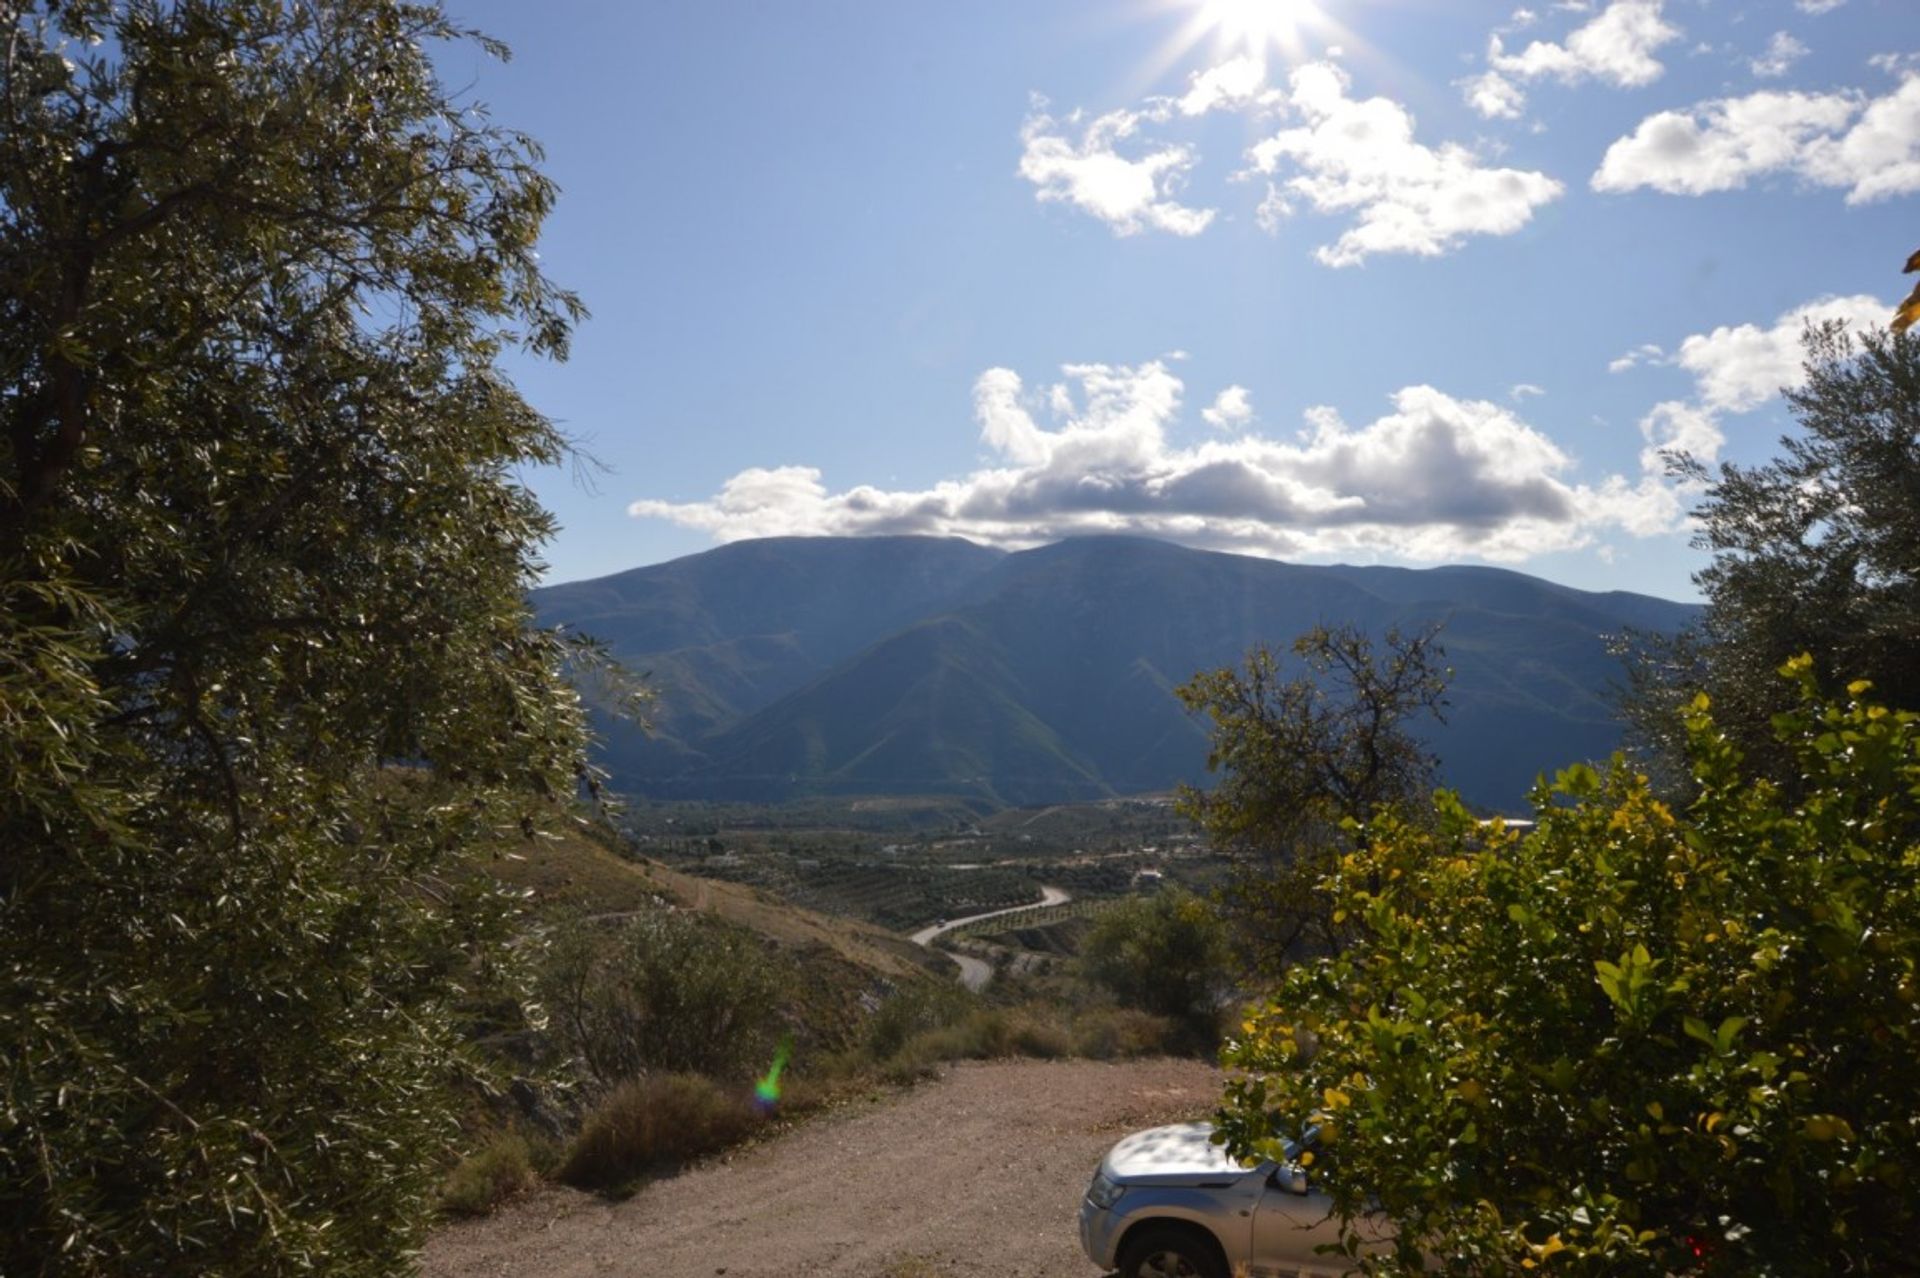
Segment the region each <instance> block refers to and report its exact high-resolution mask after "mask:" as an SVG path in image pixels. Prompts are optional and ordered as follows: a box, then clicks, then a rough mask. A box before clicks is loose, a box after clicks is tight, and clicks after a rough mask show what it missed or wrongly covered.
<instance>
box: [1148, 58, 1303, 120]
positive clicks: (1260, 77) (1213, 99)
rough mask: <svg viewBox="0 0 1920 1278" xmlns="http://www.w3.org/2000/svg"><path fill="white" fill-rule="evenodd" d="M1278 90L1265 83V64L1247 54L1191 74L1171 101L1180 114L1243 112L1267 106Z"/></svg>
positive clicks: (1276, 95)
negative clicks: (1185, 86) (1181, 93)
mask: <svg viewBox="0 0 1920 1278" xmlns="http://www.w3.org/2000/svg"><path fill="white" fill-rule="evenodd" d="M1279 96H1280V95H1279V91H1278V90H1276V89H1273V88H1271V87H1269V86H1268V84H1267V65H1266V63H1265V62H1264V61H1263V60H1261V59H1259V58H1255V57H1252V56H1251V55H1248V54H1241V55H1240V56H1239V57H1237V58H1229V59H1228V60H1227V61H1225V62H1222V63H1221V64H1220V65H1218V66H1215V67H1209V68H1207V69H1206V70H1205V71H1198V72H1195V73H1194V75H1193V76H1192V78H1191V79H1190V80H1189V81H1188V88H1187V91H1186V93H1185V94H1183V95H1182V96H1180V97H1178V98H1175V99H1171V104H1172V106H1173V108H1174V109H1175V110H1177V111H1178V112H1179V113H1180V114H1181V115H1185V116H1195V115H1205V114H1206V113H1207V112H1209V111H1213V110H1217V109H1226V110H1236V111H1239V110H1246V109H1248V108H1250V107H1260V106H1270V105H1272V104H1273V103H1274V102H1275V101H1277V100H1278V98H1279Z"/></svg>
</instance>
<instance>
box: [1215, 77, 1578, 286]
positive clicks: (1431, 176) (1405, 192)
mask: <svg viewBox="0 0 1920 1278" xmlns="http://www.w3.org/2000/svg"><path fill="white" fill-rule="evenodd" d="M1350 84H1351V81H1350V80H1349V78H1348V76H1347V74H1346V72H1345V71H1343V70H1342V69H1341V68H1339V67H1338V66H1335V65H1333V64H1332V63H1326V62H1321V63H1313V64H1310V65H1307V66H1303V67H1300V68H1297V69H1296V70H1295V71H1294V72H1293V75H1292V77H1291V81H1290V89H1289V93H1288V98H1287V101H1288V105H1289V107H1290V109H1291V110H1292V111H1293V112H1295V113H1296V115H1297V117H1298V118H1299V119H1300V120H1301V121H1303V123H1301V124H1300V125H1298V126H1296V127H1293V128H1288V129H1283V130H1281V131H1280V132H1279V133H1277V134H1275V135H1274V136H1272V137H1270V138H1267V139H1266V140H1265V141H1262V142H1259V143H1256V144H1255V145H1254V146H1253V147H1252V149H1251V150H1250V151H1249V152H1248V155H1249V158H1250V160H1251V163H1252V171H1253V172H1256V173H1261V174H1265V175H1268V176H1269V177H1274V178H1279V179H1280V180H1277V181H1275V182H1272V183H1270V184H1269V187H1268V194H1267V199H1266V201H1265V202H1264V203H1263V204H1262V205H1261V208H1260V219H1261V223H1262V225H1264V226H1268V227H1269V228H1271V227H1272V226H1274V225H1276V224H1277V223H1278V222H1279V221H1280V220H1281V219H1284V218H1285V217H1287V216H1289V215H1290V214H1291V213H1292V212H1293V210H1294V207H1295V203H1294V202H1295V200H1296V199H1297V200H1299V201H1303V202H1305V203H1306V204H1308V205H1310V206H1312V207H1313V208H1314V209H1316V210H1318V211H1320V212H1323V213H1351V214H1353V215H1354V225H1353V226H1352V227H1351V228H1350V229H1349V230H1347V231H1346V232H1345V233H1344V234H1343V235H1341V237H1340V238H1339V240H1338V241H1336V242H1335V243H1333V244H1331V245H1327V246H1325V247H1322V248H1320V249H1318V250H1316V253H1315V256H1317V257H1318V258H1319V259H1320V260H1321V261H1322V262H1323V263H1325V264H1327V265H1328V266H1353V265H1356V264H1358V263H1360V262H1364V261H1365V260H1366V259H1367V258H1368V257H1370V256H1372V255H1373V254H1376V253H1413V254H1418V255H1420V256H1423V257H1434V256H1438V255H1439V254H1442V253H1445V252H1448V251H1450V250H1452V249H1454V248H1457V247H1458V246H1459V244H1460V242H1461V241H1462V240H1463V239H1464V238H1465V237H1467V236H1469V235H1510V234H1512V233H1513V232H1515V231H1518V230H1519V229H1521V228H1522V227H1524V226H1525V225H1526V224H1527V223H1528V222H1529V221H1531V220H1532V218H1533V212H1534V210H1535V209H1536V208H1538V207H1540V206H1541V205H1543V204H1546V203H1549V202H1550V201H1552V200H1555V199H1558V198H1559V197H1560V194H1561V191H1562V190H1563V189H1564V188H1563V187H1562V186H1561V184H1560V183H1559V182H1557V181H1555V180H1554V179H1552V178H1550V177H1548V176H1547V175H1546V174H1544V173H1535V172H1530V171H1527V170H1523V169H1505V168H1490V167H1488V166H1486V165H1485V164H1483V163H1482V162H1481V160H1480V157H1479V156H1477V155H1475V154H1474V153H1473V152H1472V151H1470V150H1468V149H1467V148H1465V147H1462V146H1459V145H1457V144H1453V143H1445V144H1442V145H1441V146H1438V147H1431V146H1427V145H1425V144H1423V143H1420V142H1417V141H1415V140H1414V119H1413V115H1412V114H1411V113H1410V112H1409V111H1408V110H1407V109H1406V108H1405V107H1404V106H1402V105H1400V104H1399V103H1398V102H1395V101H1393V100H1392V99H1391V98H1384V97H1373V98H1364V99H1357V98H1352V97H1349V96H1348V95H1347V90H1348V88H1349V87H1350Z"/></svg>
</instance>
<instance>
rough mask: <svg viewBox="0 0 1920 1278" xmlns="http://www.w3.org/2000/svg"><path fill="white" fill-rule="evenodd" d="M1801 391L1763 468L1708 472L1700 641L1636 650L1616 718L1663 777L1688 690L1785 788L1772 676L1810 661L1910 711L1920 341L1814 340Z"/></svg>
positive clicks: (1662, 642) (1783, 704) (1697, 471)
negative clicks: (1702, 697) (1621, 714)
mask: <svg viewBox="0 0 1920 1278" xmlns="http://www.w3.org/2000/svg"><path fill="white" fill-rule="evenodd" d="M1806 352H1807V360H1806V371H1807V380H1806V383H1805V385H1803V386H1802V387H1800V388H1799V389H1797V390H1789V391H1788V392H1786V399H1787V404H1788V406H1789V408H1790V409H1791V410H1792V412H1793V416H1794V419H1795V421H1796V423H1797V424H1798V426H1799V428H1800V429H1799V431H1798V432H1797V433H1795V434H1793V435H1790V436H1788V437H1786V438H1785V439H1783V440H1782V441H1781V455H1780V456H1779V457H1778V458H1776V459H1775V460H1773V461H1771V462H1768V463H1766V464H1765V465H1760V466H1741V465H1737V464H1734V463H1727V464H1725V465H1722V466H1721V467H1719V469H1718V470H1717V471H1712V472H1709V471H1708V470H1707V468H1706V467H1705V466H1703V465H1701V464H1700V463H1698V462H1696V461H1693V460H1692V459H1688V458H1681V459H1679V461H1680V465H1681V469H1682V472H1683V474H1684V475H1686V476H1688V477H1690V478H1692V479H1693V480H1694V481H1696V482H1698V483H1699V484H1701V485H1702V486H1703V489H1704V491H1703V496H1702V499H1701V502H1700V506H1699V508H1698V509H1697V510H1696V511H1695V512H1694V514H1695V518H1696V520H1697V521H1698V527H1699V532H1698V534H1697V535H1696V538H1695V543H1696V545H1698V546H1699V547H1700V548H1702V549H1704V550H1707V551H1709V552H1711V554H1712V560H1711V562H1710V563H1709V564H1708V566H1707V567H1706V568H1704V569H1702V570H1701V571H1700V572H1699V573H1698V574H1696V576H1695V581H1696V583H1697V584H1698V585H1699V587H1700V589H1701V592H1702V593H1703V594H1704V595H1705V596H1706V611H1705V614H1704V616H1703V618H1702V620H1701V622H1700V624H1699V626H1698V628H1697V630H1696V631H1695V632H1694V633H1692V634H1689V635H1685V636H1681V637H1679V638H1677V639H1675V638H1668V637H1663V636H1643V637H1640V640H1639V642H1638V644H1637V651H1635V652H1634V653H1633V654H1632V658H1631V661H1632V673H1631V676H1630V686H1629V695H1628V697H1627V699H1626V709H1627V712H1628V716H1629V719H1630V721H1631V723H1632V726H1633V727H1634V729H1635V733H1636V736H1637V737H1638V738H1639V741H1640V743H1641V744H1642V745H1646V746H1650V747H1652V753H1653V755H1654V756H1655V762H1656V763H1657V764H1660V765H1662V766H1663V767H1665V766H1671V765H1672V764H1673V763H1675V762H1676V761H1677V760H1678V759H1679V757H1680V753H1681V745H1682V742H1681V738H1680V737H1679V735H1678V732H1677V729H1678V726H1679V724H1680V722H1681V720H1680V712H1681V711H1682V710H1683V709H1684V707H1685V705H1686V703H1687V701H1688V700H1689V699H1690V698H1691V697H1692V695H1693V693H1694V692H1695V691H1697V690H1702V689H1704V690H1705V691H1706V692H1707V693H1708V694H1709V695H1710V696H1711V697H1712V698H1713V703H1714V713H1715V716H1716V717H1717V718H1718V720H1719V721H1720V723H1721V725H1722V727H1723V729H1725V730H1726V731H1728V732H1730V733H1732V734H1733V735H1734V736H1735V738H1736V739H1737V740H1739V742H1740V743H1741V745H1742V746H1743V748H1744V749H1745V750H1746V751H1747V753H1748V755H1749V756H1750V758H1751V759H1752V761H1753V762H1754V763H1755V764H1756V765H1757V766H1760V767H1762V768H1763V769H1767V770H1769V771H1771V772H1772V773H1773V774H1774V775H1776V776H1781V777H1786V778H1790V777H1791V775H1792V774H1791V767H1790V761H1789V760H1788V759H1787V758H1786V756H1785V755H1784V754H1783V753H1782V752H1781V751H1779V750H1778V749H1777V748H1776V746H1775V743H1774V738H1773V733H1772V728H1771V722H1772V717H1773V716H1774V715H1775V714H1777V713H1780V712H1782V711H1784V710H1787V709H1789V708H1790V707H1791V704H1792V696H1791V690H1790V689H1788V688H1787V687H1785V686H1784V685H1783V684H1782V683H1781V682H1780V681H1779V680H1778V679H1776V678H1774V677H1773V674H1772V672H1773V671H1774V670H1775V669H1776V668H1777V667H1778V666H1779V665H1780V664H1781V663H1782V662H1784V661H1786V660H1787V659H1788V658H1789V657H1792V656H1794V655H1795V654H1797V653H1802V652H1804V653H1808V654H1809V655H1810V656H1811V657H1812V658H1813V662H1814V669H1815V671H1816V672H1817V673H1818V675H1819V677H1820V678H1822V679H1823V680H1826V681H1828V682H1835V681H1842V680H1848V679H1856V678H1864V679H1871V680H1872V681H1873V683H1874V686H1875V688H1876V689H1878V690H1879V695H1880V696H1881V697H1882V698H1883V699H1884V700H1885V701H1886V702H1887V704H1889V705H1895V706H1902V707H1914V706H1920V337H1916V336H1914V335H1910V334H1897V333H1884V332H1865V333H1861V334H1858V335H1855V334H1852V333H1849V332H1848V331H1847V330H1846V329H1845V328H1844V327H1843V326H1841V325H1840V324H1838V323H1833V324H1828V325H1826V326H1823V327H1820V328H1816V329H1810V330H1809V331H1808V333H1807V339H1806Z"/></svg>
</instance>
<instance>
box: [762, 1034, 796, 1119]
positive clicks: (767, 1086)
mask: <svg viewBox="0 0 1920 1278" xmlns="http://www.w3.org/2000/svg"><path fill="white" fill-rule="evenodd" d="M792 1052H793V1040H792V1039H790V1038H783V1039H781V1040H780V1046H779V1047H777V1048H775V1049H774V1053H773V1066H772V1068H770V1069H768V1070H767V1073H766V1077H764V1078H762V1079H761V1080H760V1081H759V1082H757V1083H755V1084H754V1085H753V1094H754V1095H755V1096H757V1097H759V1098H760V1100H761V1101H762V1102H763V1103H765V1104H768V1105H771V1104H773V1103H774V1102H775V1101H777V1100H779V1099H780V1071H781V1070H783V1069H785V1068H786V1067H787V1057H788V1056H789V1055H791V1054H792Z"/></svg>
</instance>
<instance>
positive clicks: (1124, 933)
mask: <svg viewBox="0 0 1920 1278" xmlns="http://www.w3.org/2000/svg"><path fill="white" fill-rule="evenodd" d="M1230 957H1231V956H1230V954H1229V952H1228V945H1227V936H1226V928H1225V926H1224V925H1223V924H1222V922H1221V920H1220V916H1219V914H1218V913H1217V912H1216V911H1215V910H1214V908H1213V907H1212V906H1211V905H1209V904H1208V903H1207V902H1206V901H1204V900H1202V899H1201V898H1199V897H1197V896H1195V895H1194V894H1193V893H1191V892H1188V891H1186V890H1184V889H1182V888H1165V889H1162V890H1161V891H1159V892H1157V893H1155V894H1154V895H1153V896H1148V897H1136V898H1134V899H1132V900H1128V901H1124V902H1121V903H1120V904H1118V905H1115V906H1113V907H1112V908H1110V909H1108V910H1106V911H1104V912H1103V913H1102V914H1101V915H1100V917H1099V918H1098V919H1097V920H1096V921H1095V922H1094V925H1093V928H1092V930H1091V931H1089V932H1088V933H1087V938H1086V940H1085V942H1084V943H1083V944H1082V945H1081V960H1080V961H1081V963H1082V965H1083V967H1084V970H1085V971H1086V974H1087V977H1088V978H1089V979H1090V980H1092V981H1093V982H1094V983H1095V984H1097V985H1100V986H1102V987H1104V988H1105V989H1107V990H1109V991H1111V993H1112V994H1113V996H1114V997H1115V998H1116V999H1118V1000H1119V1001H1120V1002H1121V1003H1122V1004H1123V1005H1125V1006H1127V1007H1132V1008H1136V1009H1138V1010H1140V1011H1143V1012H1148V1013H1151V1014H1153V1015H1155V1016H1162V1017H1165V1018H1167V1019H1168V1020H1171V1021H1174V1022H1175V1023H1177V1024H1179V1025H1180V1026H1181V1027H1182V1028H1183V1029H1185V1030H1186V1032H1187V1034H1188V1035H1189V1037H1190V1038H1192V1039H1193V1040H1194V1041H1195V1042H1197V1043H1200V1044H1201V1045H1203V1046H1210V1045H1211V1044H1212V1043H1213V1042H1214V1041H1216V1040H1217V1036H1218V1027H1219V1019H1220V1003H1221V999H1222V998H1223V996H1224V995H1225V993H1226V991H1227V989H1228V972H1229V960H1230Z"/></svg>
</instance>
